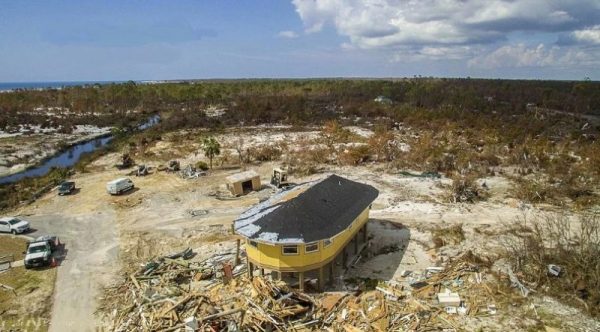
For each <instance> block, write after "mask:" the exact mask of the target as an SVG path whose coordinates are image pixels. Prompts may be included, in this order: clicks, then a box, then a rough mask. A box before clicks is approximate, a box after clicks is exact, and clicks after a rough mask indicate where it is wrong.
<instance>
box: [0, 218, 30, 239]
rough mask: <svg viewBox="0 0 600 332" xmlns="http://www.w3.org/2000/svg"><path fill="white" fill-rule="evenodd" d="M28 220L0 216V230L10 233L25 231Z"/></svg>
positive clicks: (27, 227)
mask: <svg viewBox="0 0 600 332" xmlns="http://www.w3.org/2000/svg"><path fill="white" fill-rule="evenodd" d="M28 230H29V222H28V221H25V220H21V219H19V218H16V217H5V218H0V232H5V233H12V234H14V235H16V234H21V233H24V232H27V231H28Z"/></svg>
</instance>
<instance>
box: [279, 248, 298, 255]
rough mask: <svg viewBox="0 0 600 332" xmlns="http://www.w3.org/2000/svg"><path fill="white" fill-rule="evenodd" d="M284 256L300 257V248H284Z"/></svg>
mask: <svg viewBox="0 0 600 332" xmlns="http://www.w3.org/2000/svg"><path fill="white" fill-rule="evenodd" d="M282 248H283V249H282V250H283V254H284V255H298V246H283V247H282Z"/></svg>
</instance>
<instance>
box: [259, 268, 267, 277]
mask: <svg viewBox="0 0 600 332" xmlns="http://www.w3.org/2000/svg"><path fill="white" fill-rule="evenodd" d="M258 273H259V274H260V276H261V277H264V276H265V269H263V268H262V267H261V268H260V270H258Z"/></svg>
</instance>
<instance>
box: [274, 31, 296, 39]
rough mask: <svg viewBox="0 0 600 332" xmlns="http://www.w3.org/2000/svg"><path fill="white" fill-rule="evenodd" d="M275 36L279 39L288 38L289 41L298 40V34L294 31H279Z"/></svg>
mask: <svg viewBox="0 0 600 332" xmlns="http://www.w3.org/2000/svg"><path fill="white" fill-rule="evenodd" d="M277 36H278V37H281V38H289V39H293V38H298V34H297V33H296V32H294V31H290V30H284V31H279V33H278V34H277Z"/></svg>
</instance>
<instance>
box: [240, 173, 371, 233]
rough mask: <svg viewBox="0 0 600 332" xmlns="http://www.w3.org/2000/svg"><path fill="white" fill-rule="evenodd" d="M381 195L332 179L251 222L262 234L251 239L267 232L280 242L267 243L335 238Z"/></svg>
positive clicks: (342, 179) (332, 176) (367, 187)
mask: <svg viewBox="0 0 600 332" xmlns="http://www.w3.org/2000/svg"><path fill="white" fill-rule="evenodd" d="M378 194H379V191H378V190H377V189H375V188H374V187H372V186H370V185H366V184H363V183H359V182H354V181H351V180H348V179H345V178H342V177H339V176H337V175H331V176H329V177H327V178H326V179H324V180H322V181H320V182H317V183H316V184H314V185H313V186H311V187H309V188H308V189H306V191H304V192H302V193H300V194H299V195H298V196H297V197H295V198H292V199H290V200H288V201H284V202H280V203H275V204H274V205H273V206H275V205H279V207H277V208H276V209H275V210H273V211H272V212H270V213H267V214H265V215H263V216H261V217H259V218H257V219H256V220H254V221H253V222H252V224H254V225H255V226H258V227H260V230H259V231H258V232H256V233H255V234H253V235H252V236H250V238H251V239H257V238H259V237H260V234H261V233H266V232H269V233H276V234H278V236H277V238H278V239H277V241H274V239H273V241H268V242H280V243H281V242H286V239H288V241H287V242H297V241H291V240H292V239H302V240H303V242H304V243H308V242H313V241H318V240H322V239H327V238H330V237H333V236H334V235H336V234H338V233H340V232H341V231H343V230H344V229H346V228H348V226H349V225H350V224H351V223H352V221H354V219H356V217H357V216H358V215H359V214H360V213H361V212H362V211H364V210H365V209H366V208H367V207H368V206H369V205H370V204H371V203H372V202H373V201H374V200H375V198H377V196H378ZM265 208H268V207H265ZM263 210H264V209H263ZM240 221H242V220H241V219H240ZM236 222H237V221H236ZM236 226H237V225H236ZM236 229H237V227H236ZM262 240H264V238H263V239H262Z"/></svg>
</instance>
